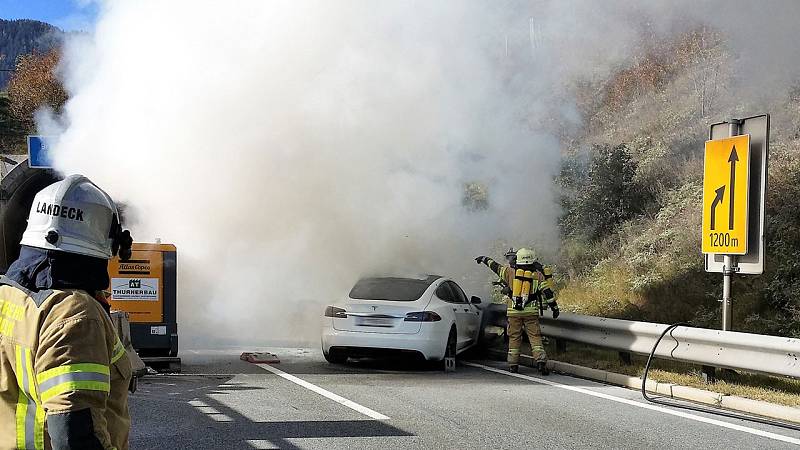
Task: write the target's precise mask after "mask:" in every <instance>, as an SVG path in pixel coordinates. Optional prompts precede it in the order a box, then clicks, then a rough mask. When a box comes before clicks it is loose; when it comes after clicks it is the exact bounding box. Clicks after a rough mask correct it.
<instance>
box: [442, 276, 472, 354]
mask: <svg viewBox="0 0 800 450" xmlns="http://www.w3.org/2000/svg"><path fill="white" fill-rule="evenodd" d="M436 296H437V297H439V299H441V300H442V301H443V302H445V303H447V308H449V309H452V310H453V319H454V320H455V322H456V333H457V336H456V342H457V345H456V347H457V348H458V349H459V350H460V349H461V348H463V347H464V346H465V345H467V341H468V339H469V338H468V337H467V333H466V330H467V326H468V324H467V323H466V321H465V317H464V315H463V314H464V312H463V310H464V305H463V304H461V303H459V300H458V297H456V293H455V291H454V290H453V288H452V287H451V286H450V283H449V282H447V281H445V282H443V283H442V284H440V285H439V287H438V288H436Z"/></svg>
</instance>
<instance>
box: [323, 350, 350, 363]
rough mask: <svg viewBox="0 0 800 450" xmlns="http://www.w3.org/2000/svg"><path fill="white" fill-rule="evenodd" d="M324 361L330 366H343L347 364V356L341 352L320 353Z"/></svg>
mask: <svg viewBox="0 0 800 450" xmlns="http://www.w3.org/2000/svg"><path fill="white" fill-rule="evenodd" d="M322 356H324V357H325V361H328V362H329V363H331V364H344V363H346V362H347V354H346V353H344V352H341V351H337V350H334V349H331V350H330V351H329V352H322Z"/></svg>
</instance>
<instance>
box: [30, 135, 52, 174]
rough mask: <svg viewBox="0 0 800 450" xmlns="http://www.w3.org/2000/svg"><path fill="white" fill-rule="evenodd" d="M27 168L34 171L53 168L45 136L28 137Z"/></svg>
mask: <svg viewBox="0 0 800 450" xmlns="http://www.w3.org/2000/svg"><path fill="white" fill-rule="evenodd" d="M28 166H30V167H32V168H35V169H50V168H52V167H53V161H52V160H51V159H50V152H49V148H48V145H47V142H46V138H45V136H28Z"/></svg>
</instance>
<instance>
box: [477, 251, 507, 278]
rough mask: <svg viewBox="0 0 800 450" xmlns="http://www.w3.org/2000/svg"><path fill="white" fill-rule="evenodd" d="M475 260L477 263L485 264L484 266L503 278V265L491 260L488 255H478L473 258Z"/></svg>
mask: <svg viewBox="0 0 800 450" xmlns="http://www.w3.org/2000/svg"><path fill="white" fill-rule="evenodd" d="M475 262H476V263H478V264H486V266H487V267H488V268H489V269H490V270H491V271H492V272H494V273H496V274H497V276H499V277H500V278H504V272H505V266H503V265H502V264H500V263H498V262H497V261H495V260H493V259H492V258H489V257H488V256H478V257H477V258H475Z"/></svg>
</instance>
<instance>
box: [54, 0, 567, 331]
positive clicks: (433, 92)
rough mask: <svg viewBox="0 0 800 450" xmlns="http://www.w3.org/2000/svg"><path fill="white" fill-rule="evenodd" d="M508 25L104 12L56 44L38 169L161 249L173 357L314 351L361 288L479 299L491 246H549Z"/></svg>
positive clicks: (553, 146) (181, 7)
mask: <svg viewBox="0 0 800 450" xmlns="http://www.w3.org/2000/svg"><path fill="white" fill-rule="evenodd" d="M510 12H512V11H504V10H503V8H500V7H495V6H492V5H490V4H488V3H487V4H478V3H476V4H472V5H466V4H465V5H464V7H460V6H458V5H456V4H444V3H442V4H437V3H436V2H397V3H389V4H386V3H381V4H380V5H379V4H376V3H374V2H367V1H356V2H325V1H320V2H288V1H287V2H263V1H239V2H236V3H235V4H225V5H223V4H222V3H220V2H211V1H194V0H193V1H174V2H161V1H153V0H145V1H119V2H111V3H108V4H106V5H104V11H103V13H102V14H101V17H100V19H99V22H98V24H97V27H96V30H95V31H94V32H93V33H92V34H91V35H90V36H85V37H78V38H75V39H73V40H72V41H71V42H69V43H68V47H67V58H66V61H67V63H66V66H65V68H64V71H65V78H66V81H67V87H68V89H69V91H70V92H71V95H72V97H71V100H70V102H69V103H68V105H67V106H66V109H65V114H64V116H63V117H62V118H61V119H60V120H61V124H60V125H55V124H53V123H50V124H49V125H47V126H49V127H54V126H55V127H60V128H61V129H60V130H58V132H59V134H60V137H59V138H58V141H57V143H56V148H55V155H56V162H57V168H58V169H59V170H61V171H63V172H80V173H84V174H86V175H87V176H89V177H90V178H92V179H93V180H94V181H95V182H96V183H98V184H99V185H100V186H102V187H104V188H105V189H107V190H108V191H109V193H111V195H112V196H114V197H115V198H117V199H118V200H120V201H123V202H125V203H126V204H128V205H129V207H130V209H131V212H132V214H129V218H130V219H132V221H133V223H129V225H131V226H132V227H133V231H134V235H135V237H136V238H137V239H139V240H150V239H153V238H156V237H158V238H161V239H162V240H163V241H164V242H171V243H175V244H176V245H177V247H178V254H179V305H178V310H179V322H180V330H181V336H182V338H183V339H184V340H185V339H189V340H190V341H194V343H197V344H200V343H202V344H205V343H208V342H214V340H221V341H229V340H240V341H242V340H249V341H250V342H251V343H252V342H277V341H287V340H288V341H296V342H317V341H318V337H319V329H318V325H319V317H320V316H321V313H322V309H323V308H324V306H325V305H326V304H330V303H332V302H335V301H337V300H340V299H342V298H343V297H344V296H346V294H347V292H348V291H349V288H350V287H351V286H352V284H353V283H354V282H355V281H356V280H357V279H358V278H359V277H361V276H366V275H378V274H399V275H406V274H421V273H439V274H443V275H450V276H454V277H456V278H458V279H462V280H464V279H467V278H473V279H474V278H476V276H477V279H478V280H479V281H484V282H485V280H486V275H487V274H486V273H485V268H484V269H483V270H481V269H480V268H478V267H477V266H476V265H475V263H474V261H472V258H474V257H475V256H477V255H480V254H485V253H487V252H489V251H490V250H491V247H492V246H493V243H494V242H495V241H496V240H497V239H498V238H504V239H507V240H509V241H513V242H526V243H530V242H540V243H542V245H543V248H544V249H546V248H547V246H549V248H550V249H552V248H554V244H555V241H556V239H557V234H556V232H555V218H556V216H557V208H556V207H555V201H554V192H553V191H552V189H551V187H550V185H551V179H552V176H553V174H554V173H555V170H557V167H558V158H559V156H558V155H559V150H558V146H557V143H556V141H555V140H554V139H553V138H552V137H548V136H546V135H543V134H538V133H536V132H535V130H533V129H532V127H531V126H530V123H529V120H530V113H531V110H532V108H535V106H536V98H535V95H536V91H535V89H531V88H530V87H529V85H528V82H529V81H528V79H526V78H525V77H522V76H521V75H522V74H523V73H524V72H526V71H532V70H534V69H535V68H534V66H533V65H532V64H530V61H523V62H524V64H523V65H522V66H519V64H520V62H519V61H512V60H511V58H510V57H509V56H507V55H508V52H507V44H506V35H507V32H506V29H507V28H509V26H510V24H511V23H512V22H513V21H514V20H515V19H514V16H513V15H511V14H509V13H510ZM518 22H519V20H518ZM521 26H522V27H523V29H524V27H526V26H527V21H526V20H522V21H521ZM515 65H516V66H517V67H513V66H515ZM468 183H477V184H478V185H479V186H483V187H486V188H487V192H488V208H483V207H482V206H479V207H469V206H470V204H469V203H468V204H467V205H465V204H464V195H465V185H467V184H468ZM467 284H469V283H467ZM483 284H485V283H483ZM221 341H220V342H221Z"/></svg>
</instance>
